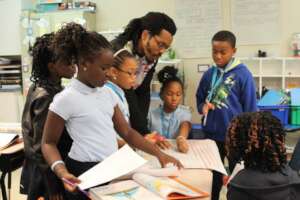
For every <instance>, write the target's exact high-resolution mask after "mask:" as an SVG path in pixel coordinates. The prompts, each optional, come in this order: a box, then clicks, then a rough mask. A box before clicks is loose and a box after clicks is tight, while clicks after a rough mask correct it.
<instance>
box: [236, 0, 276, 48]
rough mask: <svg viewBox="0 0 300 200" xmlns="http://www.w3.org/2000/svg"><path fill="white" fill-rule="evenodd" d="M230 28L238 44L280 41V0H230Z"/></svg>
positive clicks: (274, 42)
mask: <svg viewBox="0 0 300 200" xmlns="http://www.w3.org/2000/svg"><path fill="white" fill-rule="evenodd" d="M231 12H232V13H231V22H232V30H233V32H234V33H235V34H236V36H237V38H238V40H239V44H240V45H252V44H276V43H279V41H280V0H263V1H261V0H231Z"/></svg>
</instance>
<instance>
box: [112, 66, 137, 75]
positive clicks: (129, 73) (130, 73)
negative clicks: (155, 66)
mask: <svg viewBox="0 0 300 200" xmlns="http://www.w3.org/2000/svg"><path fill="white" fill-rule="evenodd" d="M117 70H119V71H120V72H123V73H125V74H127V75H129V76H131V77H134V76H137V74H138V72H128V71H125V70H123V69H120V68H117Z"/></svg>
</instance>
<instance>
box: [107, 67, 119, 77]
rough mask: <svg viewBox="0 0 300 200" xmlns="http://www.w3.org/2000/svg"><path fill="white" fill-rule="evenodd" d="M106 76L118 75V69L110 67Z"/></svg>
mask: <svg viewBox="0 0 300 200" xmlns="http://www.w3.org/2000/svg"><path fill="white" fill-rule="evenodd" d="M106 73H107V76H108V77H110V78H112V79H114V77H117V76H118V69H116V68H115V67H110V68H109V69H108V70H107V71H106Z"/></svg>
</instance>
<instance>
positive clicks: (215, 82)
mask: <svg viewBox="0 0 300 200" xmlns="http://www.w3.org/2000/svg"><path fill="white" fill-rule="evenodd" d="M217 76H218V68H217V67H213V74H212V80H211V85H210V88H211V89H210V91H209V94H208V96H207V100H208V102H210V101H211V99H212V97H213V94H214V93H215V91H216V89H217V88H218V86H219V85H220V84H221V83H222V81H223V76H224V70H222V71H221V74H220V76H219V78H218V79H217Z"/></svg>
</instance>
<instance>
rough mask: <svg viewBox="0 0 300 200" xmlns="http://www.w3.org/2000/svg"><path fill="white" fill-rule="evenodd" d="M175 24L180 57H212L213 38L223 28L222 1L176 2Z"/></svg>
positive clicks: (197, 0)
mask: <svg viewBox="0 0 300 200" xmlns="http://www.w3.org/2000/svg"><path fill="white" fill-rule="evenodd" d="M175 23H176V26H177V28H178V29H177V30H178V31H177V33H176V35H175V48H176V51H177V52H178V54H179V57H181V58H200V57H210V55H211V38H212V36H213V35H214V34H215V33H216V32H218V31H219V30H221V28H222V12H221V0H201V1H200V0H184V1H182V0H175Z"/></svg>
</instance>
